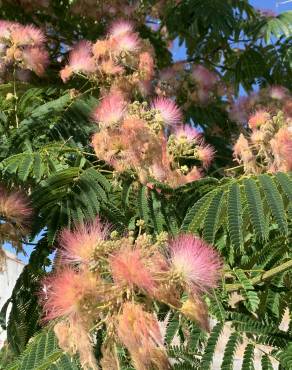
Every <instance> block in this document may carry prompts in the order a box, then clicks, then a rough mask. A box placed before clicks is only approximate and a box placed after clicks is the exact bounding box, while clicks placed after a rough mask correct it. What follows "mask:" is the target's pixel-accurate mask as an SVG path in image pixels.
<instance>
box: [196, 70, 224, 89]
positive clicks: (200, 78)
mask: <svg viewBox="0 0 292 370" xmlns="http://www.w3.org/2000/svg"><path fill="white" fill-rule="evenodd" d="M192 77H193V78H194V80H195V81H196V82H197V83H198V84H199V85H201V86H202V87H205V88H206V89H208V90H209V89H211V88H212V87H213V86H214V85H215V84H216V83H217V81H218V78H217V75H216V74H215V73H214V72H211V71H209V70H208V69H207V68H205V67H204V66H202V65H197V66H194V69H193V71H192Z"/></svg>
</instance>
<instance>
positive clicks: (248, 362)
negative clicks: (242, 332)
mask: <svg viewBox="0 0 292 370" xmlns="http://www.w3.org/2000/svg"><path fill="white" fill-rule="evenodd" d="M253 358H254V346H253V345H252V344H248V345H247V346H246V347H245V351H244V355H243V362H242V367H241V370H255V368H254V365H253Z"/></svg>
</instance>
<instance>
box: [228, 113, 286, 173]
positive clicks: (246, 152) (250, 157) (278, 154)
mask: <svg viewBox="0 0 292 370" xmlns="http://www.w3.org/2000/svg"><path fill="white" fill-rule="evenodd" d="M248 127H249V129H250V133H249V135H248V136H246V137H245V136H244V135H243V134H241V135H240V136H239V138H238V140H237V142H236V144H235V145H234V148H233V153H234V157H235V159H236V161H237V162H238V163H240V164H242V165H243V167H244V171H245V173H254V174H258V173H262V172H272V173H273V172H278V171H282V172H288V171H291V170H292V119H291V118H289V117H287V116H286V115H285V114H284V112H283V111H281V110H280V111H278V112H277V114H272V113H270V112H268V111H266V110H258V111H257V112H256V113H254V114H253V115H252V116H251V117H250V118H249V121H248Z"/></svg>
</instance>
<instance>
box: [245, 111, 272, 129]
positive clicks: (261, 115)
mask: <svg viewBox="0 0 292 370" xmlns="http://www.w3.org/2000/svg"><path fill="white" fill-rule="evenodd" d="M270 117H271V116H270V114H269V113H268V112H267V111H265V110H258V111H257V112H256V113H255V114H253V115H252V116H251V117H250V118H249V120H248V125H249V127H250V128H251V129H256V128H258V127H260V126H262V125H264V124H265V123H266V122H267V121H268V120H269V119H270Z"/></svg>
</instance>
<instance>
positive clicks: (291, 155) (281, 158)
mask: <svg viewBox="0 0 292 370" xmlns="http://www.w3.org/2000/svg"><path fill="white" fill-rule="evenodd" d="M271 147H272V151H273V154H274V157H275V167H276V169H278V170H280V171H285V172H287V171H292V127H282V128H280V130H279V131H278V132H277V133H276V135H275V136H274V138H273V139H272V140H271Z"/></svg>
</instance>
